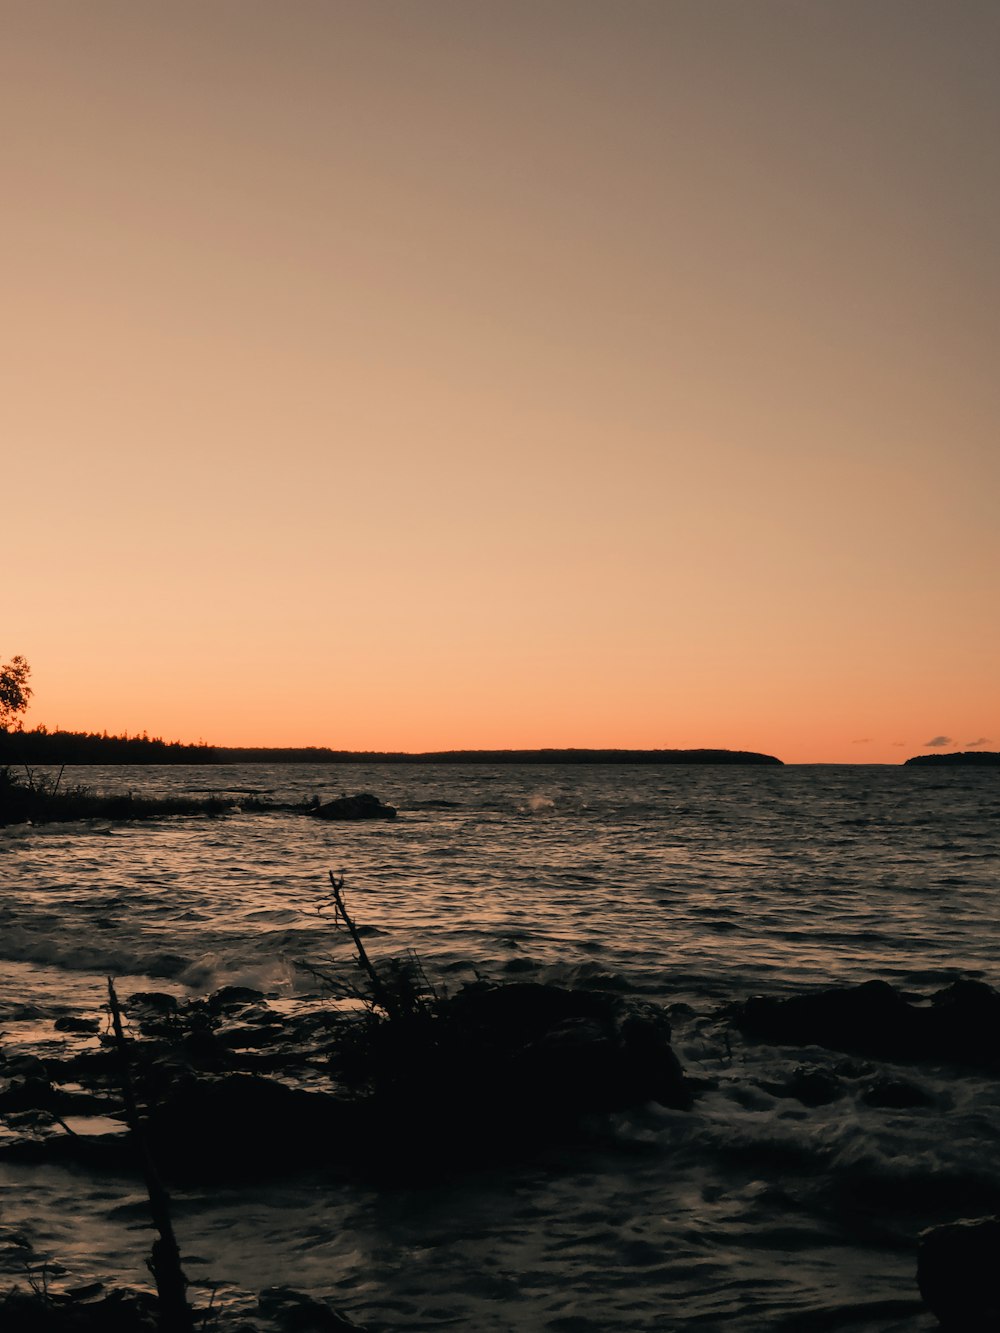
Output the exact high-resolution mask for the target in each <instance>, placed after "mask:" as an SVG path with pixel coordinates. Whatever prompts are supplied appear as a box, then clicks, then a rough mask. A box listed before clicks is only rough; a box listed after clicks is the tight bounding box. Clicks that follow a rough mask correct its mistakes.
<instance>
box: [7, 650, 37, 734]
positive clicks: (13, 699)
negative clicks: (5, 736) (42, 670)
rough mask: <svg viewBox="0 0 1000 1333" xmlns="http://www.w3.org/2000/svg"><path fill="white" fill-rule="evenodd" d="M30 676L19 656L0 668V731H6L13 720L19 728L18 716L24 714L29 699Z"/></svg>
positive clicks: (29, 671)
mask: <svg viewBox="0 0 1000 1333" xmlns="http://www.w3.org/2000/svg"><path fill="white" fill-rule="evenodd" d="M30 675H31V667H30V666H29V665H28V663H27V662H26V661H25V660H24V658H23V657H20V656H18V657H12V658H11V659H10V661H9V662H8V663H7V664H6V665H5V666H0V731H8V730H9V729H10V726H11V724H12V723H13V722H14V721H15V720H16V721H17V725H18V727H20V725H21V723H20V720H19V719H18V714H19V713H23V712H24V710H25V709H26V708H27V707H28V700H29V699H30V698H31V686H30V685H29V684H28V677H29V676H30Z"/></svg>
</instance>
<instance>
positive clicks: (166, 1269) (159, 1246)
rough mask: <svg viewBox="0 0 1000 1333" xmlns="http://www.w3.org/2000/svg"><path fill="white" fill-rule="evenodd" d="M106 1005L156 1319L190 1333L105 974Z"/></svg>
mask: <svg viewBox="0 0 1000 1333" xmlns="http://www.w3.org/2000/svg"><path fill="white" fill-rule="evenodd" d="M108 1005H109V1007H110V1009H111V1023H112V1026H113V1028H114V1034H115V1046H116V1048H117V1050H118V1054H119V1056H120V1059H121V1086H122V1098H123V1100H124V1102H125V1118H126V1120H127V1122H128V1127H129V1130H130V1131H131V1134H132V1141H133V1143H134V1144H135V1147H136V1152H137V1153H138V1156H139V1164H140V1166H141V1168H142V1174H143V1179H144V1180H145V1183H146V1193H147V1194H148V1195H149V1213H150V1217H151V1218H152V1220H153V1226H154V1227H155V1228H156V1231H157V1239H156V1240H154V1241H153V1249H152V1253H151V1254H150V1257H149V1261H148V1262H149V1270H150V1272H151V1273H152V1274H153V1278H154V1279H155V1281H156V1294H157V1296H158V1297H159V1301H160V1320H161V1328H162V1330H163V1333H193V1330H194V1317H193V1314H192V1311H191V1307H190V1305H188V1301H187V1291H186V1288H187V1278H185V1276H184V1273H183V1271H182V1269H181V1254H180V1250H179V1249H178V1246H177V1238H176V1236H175V1235H174V1227H173V1222H172V1221H171V1218H170V1197H169V1195H168V1194H167V1191H166V1190H165V1189H164V1187H163V1184H162V1182H161V1180H160V1178H159V1175H158V1174H157V1171H156V1167H155V1166H154V1165H153V1159H152V1157H151V1156H150V1152H149V1146H148V1144H147V1143H146V1138H145V1135H144V1134H143V1132H142V1125H141V1123H140V1120H139V1107H138V1103H137V1102H136V1099H135V1088H134V1087H133V1084H132V1074H131V1071H130V1069H129V1061H128V1047H127V1045H126V1043H125V1033H124V1031H123V1030H122V1011H121V1006H120V1005H119V1003H118V996H117V995H116V993H115V983H114V981H113V980H112V979H111V977H108Z"/></svg>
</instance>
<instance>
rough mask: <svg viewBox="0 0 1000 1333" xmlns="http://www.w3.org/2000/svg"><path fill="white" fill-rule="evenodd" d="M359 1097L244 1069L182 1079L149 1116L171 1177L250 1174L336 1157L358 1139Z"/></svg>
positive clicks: (152, 1139) (154, 1146)
mask: <svg viewBox="0 0 1000 1333" xmlns="http://www.w3.org/2000/svg"><path fill="white" fill-rule="evenodd" d="M358 1106H359V1104H358V1103H351V1102H347V1101H345V1100H342V1099H339V1098H337V1097H334V1096H331V1095H328V1094H325V1093H319V1092H303V1091H301V1090H299V1089H295V1088H289V1087H286V1086H285V1085H284V1084H282V1083H278V1082H277V1081H275V1080H272V1079H266V1078H259V1077H256V1076H254V1075H249V1074H229V1075H226V1076H224V1077H220V1078H189V1079H185V1080H181V1081H180V1082H179V1083H178V1084H177V1085H175V1086H174V1088H173V1089H172V1090H171V1091H170V1093H169V1095H168V1096H165V1097H164V1098H163V1100H162V1101H160V1102H159V1103H158V1104H157V1105H156V1106H154V1107H151V1108H150V1111H149V1115H148V1117H147V1121H146V1130H147V1137H148V1141H149V1146H150V1149H151V1151H152V1153H153V1156H154V1158H155V1160H156V1161H157V1163H158V1164H159V1165H160V1167H161V1169H162V1170H163V1171H164V1172H165V1173H166V1174H167V1175H170V1176H174V1177H179V1178H188V1177H191V1176H197V1177H203V1178H204V1177H207V1178H219V1177H226V1178H234V1179H254V1178H256V1177H259V1176H261V1175H267V1174H269V1173H271V1172H273V1171H275V1170H281V1169H283V1168H287V1167H291V1166H301V1165H306V1164H308V1165H315V1164H319V1163H331V1162H336V1161H337V1159H338V1158H339V1157H341V1156H342V1155H347V1154H349V1153H350V1152H351V1151H353V1150H354V1148H355V1147H356V1145H357V1144H359V1143H360V1142H361V1141H362V1138H361V1137H359V1135H361V1117H360V1115H359V1112H358Z"/></svg>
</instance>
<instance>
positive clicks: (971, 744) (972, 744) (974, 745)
mask: <svg viewBox="0 0 1000 1333" xmlns="http://www.w3.org/2000/svg"><path fill="white" fill-rule="evenodd" d="M989 743H990V738H989V736H980V737H979V740H978V741H966V742H965V748H966V749H967V750H975V749H978V747H979V746H980V745H989Z"/></svg>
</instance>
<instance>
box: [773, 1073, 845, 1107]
mask: <svg viewBox="0 0 1000 1333" xmlns="http://www.w3.org/2000/svg"><path fill="white" fill-rule="evenodd" d="M768 1091H773V1092H774V1094H775V1096H777V1097H794V1098H795V1100H796V1101H799V1102H801V1103H802V1105H803V1106H829V1104H830V1103H831V1102H835V1101H837V1099H838V1098H840V1097H842V1096H843V1095H844V1089H843V1088H842V1087H841V1085H840V1083H839V1081H838V1080H837V1079H836V1078H834V1076H833V1075H832V1074H831V1073H830V1072H829V1070H826V1069H819V1068H817V1067H816V1066H815V1065H799V1066H798V1067H797V1068H796V1069H795V1070H793V1072H792V1076H791V1078H790V1079H788V1081H787V1082H786V1083H782V1084H779V1085H777V1086H776V1087H774V1088H773V1089H771V1088H769V1089H768Z"/></svg>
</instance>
